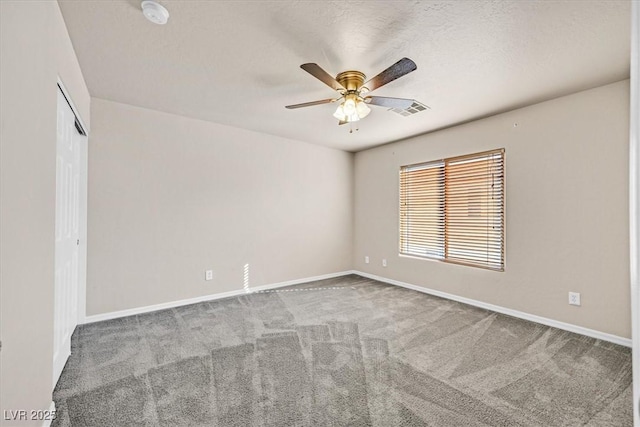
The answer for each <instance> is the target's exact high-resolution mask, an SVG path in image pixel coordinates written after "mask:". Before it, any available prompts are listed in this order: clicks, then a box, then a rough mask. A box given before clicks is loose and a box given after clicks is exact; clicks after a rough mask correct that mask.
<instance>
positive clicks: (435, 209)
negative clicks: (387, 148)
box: [400, 149, 504, 271]
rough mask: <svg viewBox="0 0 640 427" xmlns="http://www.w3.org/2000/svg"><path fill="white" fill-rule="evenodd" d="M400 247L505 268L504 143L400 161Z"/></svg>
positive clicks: (405, 251)
mask: <svg viewBox="0 0 640 427" xmlns="http://www.w3.org/2000/svg"><path fill="white" fill-rule="evenodd" d="M400 253H402V254H405V255H412V256H419V257H426V258H434V259H439V260H443V261H449V262H455V263H460V264H466V265H473V266H478V267H485V268H490V269H493V270H500V271H502V270H504V149H500V150H494V151H489V152H484V153H478V154H472V155H468V156H461V157H453V158H449V159H444V160H438V161H434V162H428V163H420V164H415V165H408V166H403V167H401V168H400Z"/></svg>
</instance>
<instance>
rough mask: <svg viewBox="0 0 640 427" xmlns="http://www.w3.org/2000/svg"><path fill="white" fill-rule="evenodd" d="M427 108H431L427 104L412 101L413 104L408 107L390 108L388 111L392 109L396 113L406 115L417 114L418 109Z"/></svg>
mask: <svg viewBox="0 0 640 427" xmlns="http://www.w3.org/2000/svg"><path fill="white" fill-rule="evenodd" d="M427 109H429V110H430V109H431V108H429V107H428V106H427V105H424V104H423V103H421V102H418V101H413V104H411V106H410V107H408V108H405V109H403V110H402V109H400V108H390V109H389V111H393V112H394V113H398V114H400V115H401V116H405V117H406V116H411V115H413V114H417V113H419V112H420V111H424V110H427Z"/></svg>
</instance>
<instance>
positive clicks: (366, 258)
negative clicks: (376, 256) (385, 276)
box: [364, 256, 369, 264]
mask: <svg viewBox="0 0 640 427" xmlns="http://www.w3.org/2000/svg"><path fill="white" fill-rule="evenodd" d="M364 263H365V264H369V257H368V256H366V257H364Z"/></svg>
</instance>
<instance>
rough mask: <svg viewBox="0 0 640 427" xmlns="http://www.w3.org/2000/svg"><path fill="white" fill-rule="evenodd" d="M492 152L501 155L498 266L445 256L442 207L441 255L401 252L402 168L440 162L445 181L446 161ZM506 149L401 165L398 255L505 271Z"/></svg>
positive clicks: (446, 228) (445, 234)
mask: <svg viewBox="0 0 640 427" xmlns="http://www.w3.org/2000/svg"><path fill="white" fill-rule="evenodd" d="M493 154H500V155H501V156H502V212H501V214H502V215H501V216H502V217H501V230H500V231H501V234H500V239H501V243H502V244H501V247H500V252H499V253H500V260H501V263H500V266H499V267H497V266H491V265H487V264H481V263H476V262H472V261H464V260H459V259H451V258H447V240H448V238H447V232H448V231H447V230H448V228H449V226H448V224H447V218H446V213H445V212H444V211H446V208H443V216H444V220H443V223H442V228H443V230H444V231H443V246H442V254H443V255H442V257H437V256H429V255H420V254H415V253H407V252H403V232H402V230H403V228H402V221H403V219H402V211H403V207H402V203H403V189H402V174H403V170H405V169H407V168H415V169H427V168H429V166H430V165H434V166H435V165H438V164H440V165H441V166H440V167H441V168H442V171H443V172H442V174H443V175H444V177H443V180H444V181H445V182H446V179H447V177H446V175H445V174H446V165H447V163H454V162H460V161H464V160H467V159H477V158H481V157H483V156H490V155H493ZM506 175H507V174H506V150H505V149H504V148H497V149H493V150H487V151H481V152H477V153H471V154H465V155H460V156H453V157H446V158H441V159H437V160H430V161H424V162H417V163H411V164H406V165H401V166H400V168H399V171H398V187H397V188H398V205H397V206H398V229H397V230H398V240H397V241H398V255H399V256H400V257H406V258H416V259H421V260H429V261H439V262H444V263H448V264H456V265H462V266H466V267H476V268H481V269H485V270H490V271H497V272H504V271H505V265H506V199H507V197H506V186H507V184H506V181H507V176H506ZM445 187H446V185H445V184H443V191H444V194H443V198H442V201H443V203H444V204H445V206H446V199H447V196H446V190H445Z"/></svg>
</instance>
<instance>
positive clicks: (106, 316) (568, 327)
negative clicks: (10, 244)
mask: <svg viewBox="0 0 640 427" xmlns="http://www.w3.org/2000/svg"><path fill="white" fill-rule="evenodd" d="M348 274H357V275H359V276H362V277H366V278H369V279H373V280H378V281H380V282H384V283H388V284H390V285H396V286H400V287H403V288H407V289H412V290H414V291H418V292H422V293H425V294H429V295H434V296H437V297H440V298H445V299H448V300H452V301H458V302H461V303H463V304H469V305H472V306H475V307H480V308H484V309H486V310H490V311H494V312H496V313H501V314H506V315H508V316H513V317H517V318H519V319H524V320H529V321H531V322H535V323H540V324H542V325H546V326H551V327H553V328H558V329H562V330H565V331H569V332H574V333H576V334H580V335H586V336H588V337H592V338H596V339H600V340H603V341H608V342H612V343H614V344H619V345H623V346H625V347H631V339H629V338H623V337H619V336H617V335H612V334H607V333H605V332H600V331H596V330H594V329H589V328H584V327H582V326H577V325H572V324H571V323H565V322H560V321H558V320H554V319H549V318H547V317H542V316H536V315H535V314H529V313H525V312H522V311H518V310H513V309H511V308H506V307H501V306H499V305H494V304H489V303H486V302H482V301H477V300H474V299H471V298H465V297H461V296H458V295H454V294H450V293H447V292H442V291H437V290H435V289H429V288H425V287H422V286H418V285H413V284H411V283H406V282H401V281H399V280H394V279H388V278H386V277H382V276H376V275H375V274H369V273H365V272H362V271H358V270H348V271H340V272H337V273H330V274H323V275H321V276H314V277H305V278H302V279H295V280H288V281H286V282H279V283H272V284H269V285H263V286H257V287H255V288H251V289H250V292H259V291H265V290H269V289H276V288H282V287H285V286H292V285H299V284H301V283H307V282H313V281H316V280H324V279H332V278H334V277H340V276H346V275H348ZM246 293H247V292H246V291H245V290H244V289H238V290H234V291H229V292H221V293H217V294H211V295H203V296H200V297H195V298H188V299H183V300H178V301H170V302H166V303H162V304H155V305H148V306H145V307H138V308H131V309H128V310H121V311H113V312H110V313H102V314H95V315H93V316H86V317H85V319H84V322H83V323H93V322H100V321H103V320H110V319H116V318H118V317H125V316H133V315H135V314H142V313H148V312H151V311H157V310H164V309H167V308H173V307H180V306H183V305H189V304H195V303H198V302H203V301H213V300H217V299H223V298H229V297H235V296H239V295H245V294H246Z"/></svg>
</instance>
